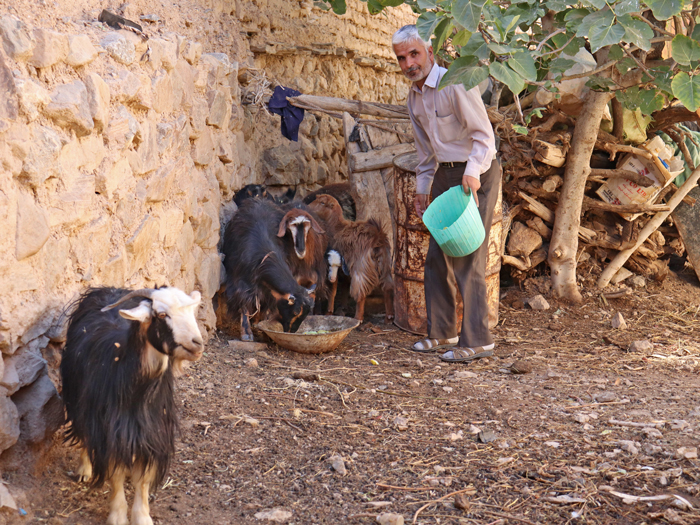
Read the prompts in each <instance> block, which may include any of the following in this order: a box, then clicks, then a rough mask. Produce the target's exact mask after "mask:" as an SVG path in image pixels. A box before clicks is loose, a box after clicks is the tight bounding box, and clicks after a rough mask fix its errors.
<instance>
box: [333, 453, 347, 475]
mask: <svg viewBox="0 0 700 525" xmlns="http://www.w3.org/2000/svg"><path fill="white" fill-rule="evenodd" d="M329 461H330V463H331V467H333V470H335V471H336V472H337V473H338V474H340V475H341V476H344V475H345V474H347V473H348V471H347V469H346V468H345V461H343V458H341V457H340V456H332V457H331V458H330V460H329Z"/></svg>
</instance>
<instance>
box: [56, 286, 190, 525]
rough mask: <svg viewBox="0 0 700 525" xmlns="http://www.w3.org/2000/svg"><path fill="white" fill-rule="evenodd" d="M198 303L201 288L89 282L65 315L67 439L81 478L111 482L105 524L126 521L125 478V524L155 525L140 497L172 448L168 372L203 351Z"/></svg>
mask: <svg viewBox="0 0 700 525" xmlns="http://www.w3.org/2000/svg"><path fill="white" fill-rule="evenodd" d="M200 300H201V296H200V293H199V292H197V291H195V292H192V293H191V294H190V295H187V294H186V293H184V292H182V291H181V290H179V289H177V288H160V289H156V290H152V289H145V290H136V291H129V290H124V289H119V288H91V289H89V290H88V291H86V292H85V293H84V294H83V295H82V296H81V298H80V299H79V300H78V302H77V306H76V308H75V310H74V311H73V313H72V314H71V315H70V320H69V324H68V332H67V337H66V346H65V349H64V350H63V359H62V361H61V368H60V372H61V379H62V382H63V401H64V403H65V407H66V415H67V419H68V422H69V423H70V426H69V428H68V431H67V436H66V439H67V440H68V441H70V442H72V443H74V444H77V445H79V446H80V447H81V449H82V452H81V461H82V464H81V465H80V467H79V469H78V474H79V476H80V478H81V480H84V481H88V480H91V481H92V484H93V485H94V486H100V485H102V484H103V483H104V482H105V481H109V483H110V484H111V487H112V494H111V500H110V512H109V517H108V518H107V523H108V525H127V524H128V523H129V519H128V516H127V509H128V507H127V503H126V497H125V494H124V480H125V478H126V476H127V475H129V474H130V475H131V478H132V483H133V485H134V504H133V507H132V511H131V523H132V525H152V524H153V521H152V520H151V517H150V515H149V514H150V513H149V506H148V494H149V491H150V489H151V488H153V487H157V486H159V485H160V484H161V483H162V481H163V479H164V478H165V475H166V474H167V472H168V468H169V465H170V459H171V457H172V455H173V453H174V452H175V434H176V433H177V429H178V420H177V410H176V403H175V400H174V398H173V386H174V384H173V383H174V378H175V376H176V375H179V374H180V373H181V372H182V367H183V365H184V363H185V362H187V361H197V360H198V359H199V358H200V357H201V356H202V352H203V350H204V343H203V341H202V334H201V333H200V331H199V327H198V326H197V320H196V318H195V313H196V310H197V306H198V305H199V302H200ZM117 307H119V309H117Z"/></svg>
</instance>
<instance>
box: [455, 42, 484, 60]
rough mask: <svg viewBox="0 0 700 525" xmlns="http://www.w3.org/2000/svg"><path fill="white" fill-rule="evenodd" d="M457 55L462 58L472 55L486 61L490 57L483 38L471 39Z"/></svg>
mask: <svg viewBox="0 0 700 525" xmlns="http://www.w3.org/2000/svg"><path fill="white" fill-rule="evenodd" d="M459 54H460V55H461V56H463V57H464V56H469V55H474V56H476V57H479V60H488V58H489V57H490V56H491V50H490V49H489V47H488V46H487V45H486V42H484V39H483V38H472V39H471V40H469V42H468V43H467V45H466V46H464V47H463V48H462V49H460V50H459Z"/></svg>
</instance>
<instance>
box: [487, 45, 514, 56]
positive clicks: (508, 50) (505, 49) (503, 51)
mask: <svg viewBox="0 0 700 525" xmlns="http://www.w3.org/2000/svg"><path fill="white" fill-rule="evenodd" d="M488 46H489V49H490V50H491V51H493V52H494V53H496V54H497V55H512V54H513V53H515V51H516V49H514V48H512V47H510V46H504V45H502V44H488Z"/></svg>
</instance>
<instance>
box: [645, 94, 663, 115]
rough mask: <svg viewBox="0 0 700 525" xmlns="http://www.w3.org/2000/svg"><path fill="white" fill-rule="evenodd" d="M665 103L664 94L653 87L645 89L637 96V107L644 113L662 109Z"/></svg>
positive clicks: (649, 113) (647, 113)
mask: <svg viewBox="0 0 700 525" xmlns="http://www.w3.org/2000/svg"><path fill="white" fill-rule="evenodd" d="M665 103H666V100H665V99H664V96H663V95H662V94H661V93H660V92H658V91H657V90H655V89H645V90H643V91H642V92H641V94H640V96H639V108H640V109H641V110H642V113H643V114H644V115H651V114H652V113H653V112H654V111H659V110H660V109H663V107H664V104H665Z"/></svg>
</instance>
